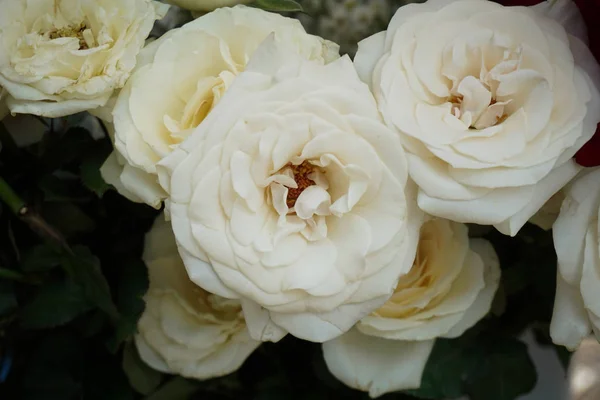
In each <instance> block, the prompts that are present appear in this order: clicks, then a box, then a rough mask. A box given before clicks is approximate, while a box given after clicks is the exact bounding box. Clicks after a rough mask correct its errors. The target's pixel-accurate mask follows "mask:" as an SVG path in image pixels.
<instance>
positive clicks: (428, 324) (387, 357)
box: [323, 219, 500, 397]
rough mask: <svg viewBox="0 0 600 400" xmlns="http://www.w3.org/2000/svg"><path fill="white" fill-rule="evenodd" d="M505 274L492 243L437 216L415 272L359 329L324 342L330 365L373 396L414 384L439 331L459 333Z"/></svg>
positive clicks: (482, 310) (424, 231)
mask: <svg viewBox="0 0 600 400" xmlns="http://www.w3.org/2000/svg"><path fill="white" fill-rule="evenodd" d="M499 281H500V264H499V261H498V257H497V256H496V252H495V251H494V248H493V247H492V245H491V244H490V243H489V242H487V241H485V240H483V239H471V240H469V237H468V229H467V227H466V225H464V224H460V223H456V222H451V221H448V220H444V219H432V220H429V221H428V222H426V223H425V224H424V225H423V227H422V228H421V234H420V239H419V247H418V250H417V256H416V259H415V261H414V265H413V267H412V269H411V270H410V272H409V273H408V274H406V275H404V276H402V277H401V278H400V281H399V282H398V286H396V289H395V292H394V294H393V295H392V297H391V298H390V299H389V300H388V301H387V302H386V303H385V305H384V306H383V307H381V308H379V309H378V310H377V311H375V312H373V313H371V314H370V315H369V316H367V317H365V318H363V319H362V320H361V321H360V322H359V323H358V324H357V325H356V328H355V329H353V330H351V331H349V332H348V333H346V334H344V335H342V336H340V337H338V338H336V339H334V340H332V341H329V342H326V343H324V344H323V355H324V357H325V362H326V363H327V366H328V368H329V370H330V371H331V372H332V374H333V375H334V376H336V377H337V378H338V379H340V380H341V381H342V382H344V383H345V384H346V385H348V386H351V387H353V388H355V389H359V390H364V391H368V392H369V395H370V396H371V397H378V396H381V395H382V394H385V393H388V392H393V391H397V390H405V389H416V388H418V387H419V386H420V385H421V377H422V375H423V370H424V368H425V364H426V363H427V359H428V358H429V354H430V353H431V350H432V348H433V345H434V343H435V339H436V338H438V337H444V338H454V337H458V336H460V335H462V334H463V333H464V332H465V331H466V330H467V329H469V328H470V327H472V326H473V325H475V323H476V322H477V321H479V320H480V319H481V318H483V317H484V316H485V315H486V314H487V313H488V311H489V310H490V307H491V304H492V300H493V298H494V294H495V292H496V289H497V288H498V284H499Z"/></svg>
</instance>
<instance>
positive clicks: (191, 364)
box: [135, 216, 260, 379]
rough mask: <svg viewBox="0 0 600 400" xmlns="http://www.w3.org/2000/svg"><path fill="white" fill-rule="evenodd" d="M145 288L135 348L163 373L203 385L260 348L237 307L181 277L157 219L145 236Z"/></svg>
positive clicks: (167, 233)
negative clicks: (146, 291) (190, 379)
mask: <svg viewBox="0 0 600 400" xmlns="http://www.w3.org/2000/svg"><path fill="white" fill-rule="evenodd" d="M143 258H144V261H145V263H146V266H147V267H148V275H149V279H150V287H149V289H148V293H146V296H145V297H144V299H145V301H146V309H145V310H144V313H143V314H142V317H141V319H140V320H139V322H138V334H137V335H136V337H135V343H136V345H137V348H138V351H139V353H140V356H141V358H142V360H144V361H145V362H146V363H147V364H148V365H150V366H151V367H152V368H154V369H157V370H159V371H162V372H165V373H172V374H180V375H183V376H185V377H189V378H196V379H208V378H213V377H217V376H222V375H226V374H229V373H231V372H233V371H235V370H237V369H238V368H239V367H240V366H241V365H242V363H243V362H244V361H245V360H246V358H247V357H248V356H249V355H250V354H251V353H252V352H253V351H254V349H256V348H257V347H258V346H259V344H260V342H258V341H256V340H253V339H252V338H250V335H249V333H248V329H247V327H246V323H245V322H244V317H243V315H242V308H241V305H240V303H239V301H236V300H229V299H224V298H222V297H219V296H216V295H214V294H210V293H208V292H206V291H204V290H202V289H201V288H199V287H198V286H196V285H195V284H194V283H192V282H191V281H190V280H189V278H188V276H187V273H186V271H185V267H184V265H183V262H182V261H181V257H180V256H179V254H178V253H177V245H176V243H175V239H174V236H173V231H172V230H171V226H170V225H169V224H168V223H167V222H165V220H164V218H163V217H162V216H159V217H158V218H157V219H156V222H155V223H154V226H153V227H152V230H150V232H149V233H148V234H147V236H146V242H145V246H144V256H143Z"/></svg>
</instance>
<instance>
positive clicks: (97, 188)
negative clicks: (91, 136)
mask: <svg viewBox="0 0 600 400" xmlns="http://www.w3.org/2000/svg"><path fill="white" fill-rule="evenodd" d="M109 147H110V146H109ZM109 152H110V148H109V149H108V151H107V149H106V148H104V146H101V145H100V144H99V145H98V146H94V147H93V149H92V151H90V152H88V154H87V155H86V157H85V158H84V159H83V161H82V162H81V165H80V166H79V175H80V176H81V180H82V181H83V184H84V185H85V186H86V187H87V188H88V189H90V190H91V191H92V192H94V193H96V195H97V196H98V197H102V195H103V194H104V192H106V191H107V190H108V189H109V188H110V185H109V184H108V183H106V182H105V181H104V179H103V178H102V175H101V174H100V167H101V166H102V164H104V161H105V160H106V158H107V157H108V154H109Z"/></svg>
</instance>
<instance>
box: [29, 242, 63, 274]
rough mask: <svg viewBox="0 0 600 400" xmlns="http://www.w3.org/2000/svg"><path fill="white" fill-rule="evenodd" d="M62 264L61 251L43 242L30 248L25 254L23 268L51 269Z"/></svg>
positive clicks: (30, 270)
mask: <svg viewBox="0 0 600 400" xmlns="http://www.w3.org/2000/svg"><path fill="white" fill-rule="evenodd" d="M59 265H60V253H59V252H58V250H57V249H56V248H55V247H54V246H52V245H49V244H41V245H38V246H35V247H34V248H32V249H31V250H29V251H28V252H27V253H25V255H24V256H23V259H22V261H21V269H22V270H23V271H25V272H44V271H49V270H51V269H53V268H55V267H58V266H59Z"/></svg>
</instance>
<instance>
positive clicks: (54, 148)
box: [41, 128, 95, 171]
mask: <svg viewBox="0 0 600 400" xmlns="http://www.w3.org/2000/svg"><path fill="white" fill-rule="evenodd" d="M46 137H52V136H51V135H46ZM94 144H95V141H94V139H93V138H92V136H91V135H90V133H89V132H88V131H87V130H86V129H83V128H71V129H69V130H68V131H67V132H66V133H65V134H64V135H62V136H61V137H59V138H58V139H56V140H52V141H51V142H50V143H49V144H48V147H47V148H46V149H45V151H44V156H43V157H42V160H41V161H42V164H44V166H45V168H44V169H45V170H46V171H54V170H55V169H57V168H59V167H61V166H63V165H66V164H68V163H70V162H72V161H75V160H77V159H81V158H82V157H83V155H84V154H85V151H86V150H87V149H88V148H91V147H92V146H93V145H94Z"/></svg>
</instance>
